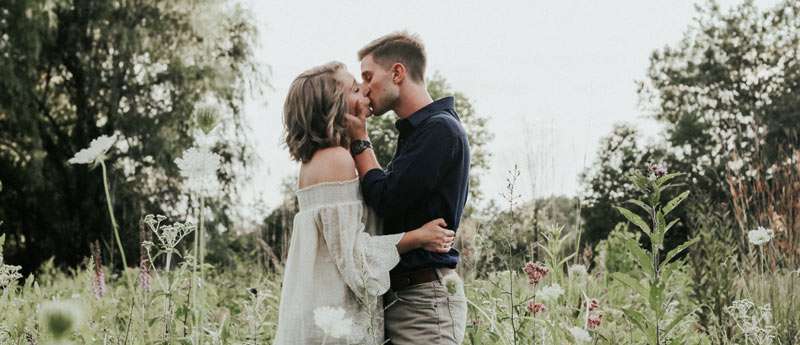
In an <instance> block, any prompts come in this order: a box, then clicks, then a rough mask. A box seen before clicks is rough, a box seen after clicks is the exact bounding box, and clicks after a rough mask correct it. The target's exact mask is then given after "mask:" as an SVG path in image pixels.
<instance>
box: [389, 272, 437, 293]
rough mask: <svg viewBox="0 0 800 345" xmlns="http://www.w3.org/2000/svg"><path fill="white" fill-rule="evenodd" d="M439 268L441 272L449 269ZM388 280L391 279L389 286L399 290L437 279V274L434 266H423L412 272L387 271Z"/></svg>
mask: <svg viewBox="0 0 800 345" xmlns="http://www.w3.org/2000/svg"><path fill="white" fill-rule="evenodd" d="M439 270H442V271H443V274H447V273H446V272H447V271H450V270H451V269H450V268H440V269H439ZM389 280H390V281H391V284H392V285H391V288H392V290H395V291H400V290H404V289H406V288H408V287H409V286H412V285H417V284H422V283H428V282H432V281H434V280H439V274H438V273H437V272H436V269H434V268H424V269H421V270H418V271H412V272H399V273H395V272H390V273H389Z"/></svg>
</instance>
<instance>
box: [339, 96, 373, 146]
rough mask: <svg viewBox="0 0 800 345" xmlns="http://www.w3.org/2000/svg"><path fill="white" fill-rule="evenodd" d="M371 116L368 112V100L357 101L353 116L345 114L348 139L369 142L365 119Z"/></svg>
mask: <svg viewBox="0 0 800 345" xmlns="http://www.w3.org/2000/svg"><path fill="white" fill-rule="evenodd" d="M370 115H371V114H370V112H369V99H367V98H365V99H364V100H361V101H359V102H358V103H356V105H355V114H350V113H347V114H345V115H344V116H345V119H346V121H347V133H348V134H349V135H350V139H353V140H369V135H368V134H367V117H369V116H370Z"/></svg>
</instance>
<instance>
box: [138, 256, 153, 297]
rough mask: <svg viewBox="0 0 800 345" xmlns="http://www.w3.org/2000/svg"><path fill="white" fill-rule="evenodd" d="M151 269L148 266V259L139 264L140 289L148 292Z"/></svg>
mask: <svg viewBox="0 0 800 345" xmlns="http://www.w3.org/2000/svg"><path fill="white" fill-rule="evenodd" d="M151 280H152V279H151V277H150V268H149V266H148V265H147V259H144V260H142V261H141V264H139V287H140V288H141V289H142V290H144V291H147V292H150V281H151Z"/></svg>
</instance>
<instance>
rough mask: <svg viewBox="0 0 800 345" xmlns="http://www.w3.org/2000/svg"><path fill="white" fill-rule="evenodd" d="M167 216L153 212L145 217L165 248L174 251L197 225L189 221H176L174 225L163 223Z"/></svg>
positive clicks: (145, 220)
mask: <svg viewBox="0 0 800 345" xmlns="http://www.w3.org/2000/svg"><path fill="white" fill-rule="evenodd" d="M166 218H167V217H165V216H162V215H158V216H153V215H152V214H148V215H147V216H145V217H144V222H145V224H147V226H149V227H150V230H151V231H153V233H154V234H156V237H157V238H158V241H159V242H161V246H162V247H163V248H164V250H166V251H172V250H174V249H175V246H177V245H178V243H179V242H180V241H181V240H182V239H183V238H184V237H186V235H188V234H189V233H191V232H192V231H194V230H195V226H194V225H193V224H192V223H189V222H187V223H184V224H182V223H175V224H172V225H161V222H162V221H164V220H165V219H166Z"/></svg>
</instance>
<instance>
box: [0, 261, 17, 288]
mask: <svg viewBox="0 0 800 345" xmlns="http://www.w3.org/2000/svg"><path fill="white" fill-rule="evenodd" d="M21 269H22V267H21V266H14V265H5V264H3V260H2V257H0V289H3V288H5V287H7V286H9V285H11V283H12V282H14V281H16V280H18V279H20V278H22V275H21V274H19V271H20V270H21Z"/></svg>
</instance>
